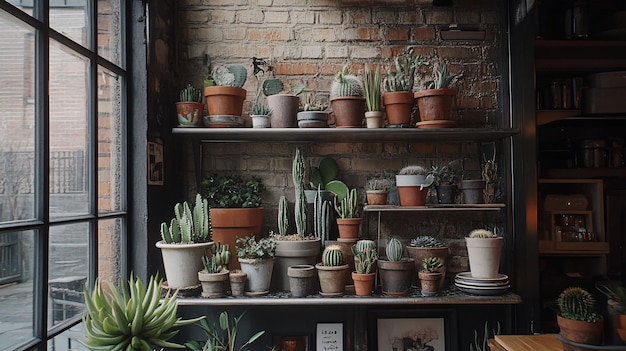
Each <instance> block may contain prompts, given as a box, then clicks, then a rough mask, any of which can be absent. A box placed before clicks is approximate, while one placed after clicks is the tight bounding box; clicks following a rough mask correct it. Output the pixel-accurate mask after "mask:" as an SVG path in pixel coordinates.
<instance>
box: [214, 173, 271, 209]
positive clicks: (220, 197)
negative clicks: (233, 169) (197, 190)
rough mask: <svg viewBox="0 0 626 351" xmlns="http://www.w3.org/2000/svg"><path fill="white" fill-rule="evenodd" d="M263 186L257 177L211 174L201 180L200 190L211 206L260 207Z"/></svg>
mask: <svg viewBox="0 0 626 351" xmlns="http://www.w3.org/2000/svg"><path fill="white" fill-rule="evenodd" d="M263 190H265V187H264V186H263V182H262V181H261V178H259V177H251V178H249V179H247V180H246V179H244V178H243V177H242V176H241V175H239V174H231V175H222V176H218V175H217V174H212V175H210V176H207V177H205V178H204V179H203V180H202V192H203V195H204V197H206V198H207V199H208V201H209V205H210V206H211V207H213V208H258V207H261V203H262V194H263Z"/></svg>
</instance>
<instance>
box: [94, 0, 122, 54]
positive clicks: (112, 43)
mask: <svg viewBox="0 0 626 351" xmlns="http://www.w3.org/2000/svg"><path fill="white" fill-rule="evenodd" d="M121 9H122V7H121V5H120V0H98V55H100V56H102V57H104V58H106V59H108V60H109V61H111V62H113V63H115V64H116V65H118V66H122V52H121V50H122V47H123V46H122V30H121V28H122V12H121Z"/></svg>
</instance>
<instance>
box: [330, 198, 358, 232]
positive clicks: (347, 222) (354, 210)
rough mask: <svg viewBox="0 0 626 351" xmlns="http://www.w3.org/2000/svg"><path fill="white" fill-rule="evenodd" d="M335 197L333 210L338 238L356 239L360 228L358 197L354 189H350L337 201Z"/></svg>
mask: <svg viewBox="0 0 626 351" xmlns="http://www.w3.org/2000/svg"><path fill="white" fill-rule="evenodd" d="M337 198H338V197H335V211H336V212H337V215H338V216H339V217H338V218H337V227H338V229H339V238H341V239H357V238H358V237H359V232H360V229H361V218H360V217H359V199H358V195H357V191H356V189H352V190H350V192H349V194H348V196H347V197H346V198H344V199H342V200H340V201H339V202H337Z"/></svg>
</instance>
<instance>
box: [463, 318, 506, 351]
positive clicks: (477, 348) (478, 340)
mask: <svg viewBox="0 0 626 351" xmlns="http://www.w3.org/2000/svg"><path fill="white" fill-rule="evenodd" d="M498 334H500V322H498V323H497V325H496V329H494V330H492V331H491V336H490V334H489V321H485V330H484V331H483V335H482V337H480V336H479V335H478V330H476V329H474V344H473V345H472V344H470V348H469V349H470V351H489V350H491V349H490V348H489V346H488V345H487V341H488V340H489V338H490V337H495V336H496V335H498Z"/></svg>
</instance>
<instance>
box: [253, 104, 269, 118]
mask: <svg viewBox="0 0 626 351" xmlns="http://www.w3.org/2000/svg"><path fill="white" fill-rule="evenodd" d="M252 114H253V115H261V116H271V115H272V109H271V108H269V107H267V106H265V105H263V104H254V105H253V106H252Z"/></svg>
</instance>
